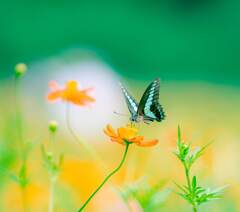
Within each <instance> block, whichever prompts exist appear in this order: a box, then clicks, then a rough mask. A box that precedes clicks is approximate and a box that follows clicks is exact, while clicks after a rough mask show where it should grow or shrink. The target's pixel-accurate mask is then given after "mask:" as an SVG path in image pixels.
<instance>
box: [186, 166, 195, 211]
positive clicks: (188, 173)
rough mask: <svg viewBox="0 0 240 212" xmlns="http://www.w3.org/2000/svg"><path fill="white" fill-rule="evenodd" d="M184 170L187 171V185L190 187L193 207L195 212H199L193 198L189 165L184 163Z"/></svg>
mask: <svg viewBox="0 0 240 212" xmlns="http://www.w3.org/2000/svg"><path fill="white" fill-rule="evenodd" d="M183 165H184V169H185V175H186V179H187V185H188V190H189V193H190V194H191V196H192V198H193V201H192V206H193V212H197V206H196V203H195V202H194V197H193V191H192V186H191V185H192V183H191V179H190V170H189V168H188V166H187V164H186V163H185V162H184V163H183Z"/></svg>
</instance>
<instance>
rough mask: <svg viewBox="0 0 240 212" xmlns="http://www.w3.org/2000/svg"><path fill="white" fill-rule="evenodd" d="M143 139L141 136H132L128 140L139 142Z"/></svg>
mask: <svg viewBox="0 0 240 212" xmlns="http://www.w3.org/2000/svg"><path fill="white" fill-rule="evenodd" d="M143 139H144V137H143V136H137V137H134V138H132V139H130V140H129V141H130V142H133V143H140V142H142V141H143Z"/></svg>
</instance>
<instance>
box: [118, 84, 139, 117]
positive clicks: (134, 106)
mask: <svg viewBox="0 0 240 212" xmlns="http://www.w3.org/2000/svg"><path fill="white" fill-rule="evenodd" d="M120 86H121V89H122V92H123V95H124V98H125V100H126V103H127V107H128V110H129V112H130V113H131V116H132V117H135V116H136V114H137V111H138V103H137V101H136V100H135V99H134V98H133V97H132V96H131V95H130V93H129V92H128V91H127V89H126V88H124V87H123V86H122V85H121V84H120Z"/></svg>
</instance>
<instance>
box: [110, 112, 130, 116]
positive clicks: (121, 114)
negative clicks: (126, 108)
mask: <svg viewBox="0 0 240 212" xmlns="http://www.w3.org/2000/svg"><path fill="white" fill-rule="evenodd" d="M113 113H114V114H116V115H118V116H128V115H127V114H124V113H118V112H116V111H113Z"/></svg>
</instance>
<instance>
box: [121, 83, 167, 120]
mask: <svg viewBox="0 0 240 212" xmlns="http://www.w3.org/2000/svg"><path fill="white" fill-rule="evenodd" d="M120 86H121V89H122V92H123V95H124V97H125V101H126V104H127V107H128V109H129V112H130V114H131V117H130V120H131V121H132V122H141V121H143V122H145V123H147V124H148V123H149V122H153V121H158V122H161V121H162V120H164V118H165V113H164V111H163V108H162V106H161V105H160V104H159V88H160V80H159V78H157V79H155V80H154V81H152V82H151V83H150V85H149V86H148V87H147V89H146V90H145V92H144V93H143V95H142V98H141V100H140V102H139V104H138V102H137V101H136V100H135V99H134V98H133V97H132V96H131V94H130V93H129V92H128V91H127V89H126V88H124V87H123V86H122V85H120Z"/></svg>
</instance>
